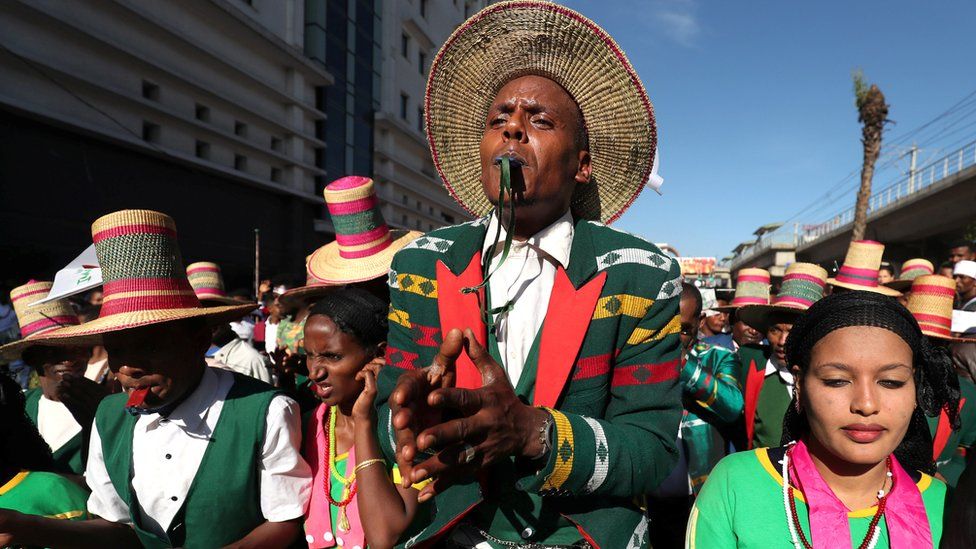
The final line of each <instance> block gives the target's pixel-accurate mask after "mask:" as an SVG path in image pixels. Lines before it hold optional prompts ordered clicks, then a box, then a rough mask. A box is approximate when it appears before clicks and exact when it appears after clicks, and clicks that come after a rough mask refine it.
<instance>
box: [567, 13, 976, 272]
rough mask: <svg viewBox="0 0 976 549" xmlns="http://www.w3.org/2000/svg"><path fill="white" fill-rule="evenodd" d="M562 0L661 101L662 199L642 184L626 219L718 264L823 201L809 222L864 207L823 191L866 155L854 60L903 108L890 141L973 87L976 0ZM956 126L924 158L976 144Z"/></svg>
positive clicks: (891, 175)
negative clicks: (609, 38)
mask: <svg viewBox="0 0 976 549" xmlns="http://www.w3.org/2000/svg"><path fill="white" fill-rule="evenodd" d="M563 3H565V4H566V5H568V6H569V7H571V8H573V9H576V10H578V11H580V12H581V13H583V14H584V15H586V16H587V17H589V18H591V19H593V20H594V21H596V22H597V23H598V24H600V25H601V26H603V27H604V28H605V29H607V30H608V31H609V32H610V34H612V35H613V36H614V38H615V39H616V40H617V42H618V43H619V44H620V45H621V47H623V49H624V50H625V51H626V52H627V54H628V56H629V57H630V60H631V62H632V63H633V64H634V66H635V67H636V69H637V71H638V73H639V74H640V76H641V78H642V80H643V81H644V84H645V86H646V87H647V89H648V93H649V94H650V97H651V101H652V102H653V103H654V107H655V110H656V116H657V121H658V132H659V137H660V144H659V146H660V152H661V175H662V176H663V177H664V178H665V185H664V196H657V195H656V194H654V192H653V191H649V190H647V191H645V192H644V193H643V194H642V195H641V197H640V198H639V199H638V200H637V202H636V203H635V204H634V206H633V207H631V209H630V210H629V211H628V212H627V213H626V214H625V215H624V216H623V217H622V218H621V219H620V221H618V222H617V223H618V226H619V227H620V228H622V229H625V230H628V231H632V232H636V233H639V234H642V235H644V236H645V237H647V238H649V239H650V240H653V241H655V242H668V243H670V244H671V245H673V246H675V247H676V248H677V249H678V250H679V251H680V252H681V254H682V255H684V256H695V255H706V256H717V257H718V258H720V259H721V258H722V257H724V256H726V255H728V254H729V251H730V250H731V249H732V248H733V247H734V246H735V245H736V244H738V243H739V242H741V241H743V240H749V239H751V238H754V237H752V236H751V235H752V232H753V231H754V230H755V229H756V228H757V227H759V226H760V225H763V224H765V223H769V222H774V221H783V220H786V219H788V218H790V217H791V216H793V215H794V214H796V213H797V212H798V211H799V210H801V209H803V208H804V207H806V206H808V205H809V204H811V203H815V202H816V203H817V204H818V209H819V210H820V211H819V214H818V213H813V214H812V215H807V216H802V217H801V218H800V219H799V221H800V222H804V223H816V222H820V221H823V220H824V219H825V218H827V217H829V216H830V214H833V213H835V212H837V211H840V210H841V209H843V208H845V207H848V206H850V205H853V203H854V190H851V191H850V192H849V193H847V192H844V193H843V194H840V192H835V193H834V195H833V196H831V197H830V198H828V199H822V198H823V195H824V193H825V192H826V191H827V190H828V189H829V188H831V187H834V186H835V185H837V184H838V183H839V182H841V180H843V179H844V178H845V177H847V176H848V175H849V174H851V172H853V171H855V170H857V169H859V167H860V163H861V144H860V126H859V124H858V122H857V112H856V109H855V107H854V98H853V91H852V84H851V72H852V71H853V70H854V69H857V68H860V69H862V70H863V71H864V74H865V76H866V77H867V78H868V80H869V81H871V82H874V83H877V84H878V85H879V86H880V87H881V90H882V91H883V92H884V93H885V95H886V97H887V100H888V103H889V104H890V105H891V110H890V115H889V116H890V118H891V119H892V120H894V121H896V124H894V125H892V126H890V127H889V129H888V130H887V134H886V138H887V139H889V140H893V139H894V138H897V137H898V136H900V135H902V134H905V133H907V132H909V130H912V129H914V128H916V127H917V126H920V125H921V124H924V123H925V122H928V121H929V120H931V119H932V118H934V117H936V116H937V115H938V114H940V113H942V112H943V111H945V110H946V109H947V108H949V107H951V106H952V105H953V104H955V103H956V102H957V101H959V100H960V99H962V98H964V97H965V96H967V95H968V94H969V93H971V92H972V91H974V90H976V70H973V69H972V67H973V59H974V54H976V46H974V45H973V42H972V35H971V33H972V21H974V20H976V2H963V1H940V2H931V3H929V2H909V1H902V0H897V1H894V0H891V1H888V0H886V1H880V0H870V1H869V0H864V1H858V2H851V1H840V0H836V1H834V0H830V1H814V0H806V1H803V2H783V1H772V0H767V1H748V2H747V1H737V0H642V1H636V0H634V1H623V0H599V1H598V0H564V1H563ZM967 124H969V121H967ZM962 126H965V125H962ZM952 130H953V132H954V133H952V132H949V131H945V132H944V133H945V134H946V135H945V138H944V139H942V138H940V137H939V136H938V134H939V127H938V124H937V125H936V127H934V128H930V131H931V132H932V134H931V139H932V141H933V143H931V145H930V146H929V147H927V148H926V149H924V150H923V151H922V155H921V157H920V160H923V159H924V158H925V157H926V155H933V157H934V155H936V154H938V153H939V152H940V147H941V146H945V145H949V144H952V143H954V142H956V140H958V139H963V140H965V141H969V140H971V139H976V126H974V125H969V127H968V129H967V128H965V127H960V125H957V126H954V127H953V128H952ZM969 138H971V139H969ZM965 141H964V142H965ZM908 144H910V142H909V143H908ZM961 144H962V143H960V145H961ZM896 152H897V151H894V150H892V152H890V153H889V155H894V154H895V153H896ZM940 156H941V155H940ZM891 157H892V156H884V157H883V159H886V158H891ZM907 169H908V160H907V158H906V159H903V160H901V161H898V162H895V163H894V164H893V165H892V166H891V167H890V168H888V169H886V170H883V171H882V172H881V173H879V174H878V175H877V176H876V178H875V180H874V183H875V188H879V187H882V186H884V185H885V184H886V183H888V182H890V181H893V180H894V179H895V178H897V177H898V176H899V175H900V174H901V173H904V172H905V171H907ZM856 179H857V178H856V176H855V178H853V179H851V180H850V181H849V182H848V183H847V185H845V186H843V187H844V188H851V189H854V188H855V187H854V186H855V185H856V183H857V180H856ZM840 190H841V191H842V190H844V189H840ZM838 194H840V196H837V195H838Z"/></svg>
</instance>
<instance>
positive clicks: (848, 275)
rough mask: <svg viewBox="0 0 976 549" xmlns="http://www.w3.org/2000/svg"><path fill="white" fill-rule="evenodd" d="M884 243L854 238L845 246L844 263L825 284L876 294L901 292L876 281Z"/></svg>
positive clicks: (897, 294)
mask: <svg viewBox="0 0 976 549" xmlns="http://www.w3.org/2000/svg"><path fill="white" fill-rule="evenodd" d="M884 249H885V247H884V244H882V243H880V242H875V241H873V240H855V241H853V242H851V245H850V247H848V248H847V257H845V258H844V264H843V265H841V266H840V270H839V271H837V276H835V277H834V278H828V279H827V284H830V285H831V286H836V287H838V288H847V289H848V290H862V291H865V292H874V293H877V294H883V295H888V296H892V297H898V296H900V295H901V292H899V291H898V290H894V289H891V288H889V287H887V286H882V285H881V284H879V283H878V271H880V270H881V256H882V255H884Z"/></svg>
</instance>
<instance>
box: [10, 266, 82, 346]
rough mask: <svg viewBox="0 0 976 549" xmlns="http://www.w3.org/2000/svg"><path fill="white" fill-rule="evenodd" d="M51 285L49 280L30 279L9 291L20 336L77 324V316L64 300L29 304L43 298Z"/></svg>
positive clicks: (29, 335) (24, 336)
mask: <svg viewBox="0 0 976 549" xmlns="http://www.w3.org/2000/svg"><path fill="white" fill-rule="evenodd" d="M51 285H52V284H51V283H50V282H40V281H36V280H31V281H30V282H28V283H27V284H24V285H23V286H19V287H17V288H14V289H13V291H11V292H10V302H11V304H12V305H13V306H14V312H15V313H16V314H17V322H18V323H19V324H20V335H21V337H23V338H28V337H31V336H35V335H39V334H42V333H44V332H47V331H49V330H53V329H55V328H61V327H63V326H76V325H78V316H77V315H76V314H75V313H74V310H73V309H71V306H70V305H69V304H68V303H67V302H65V301H60V300H59V301H52V302H50V303H44V304H42V305H35V306H32V305H31V304H32V303H34V302H36V301H38V300H40V299H43V298H45V297H46V296H47V294H49V293H50V292H51Z"/></svg>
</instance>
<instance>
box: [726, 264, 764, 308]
mask: <svg viewBox="0 0 976 549" xmlns="http://www.w3.org/2000/svg"><path fill="white" fill-rule="evenodd" d="M769 284H770V279H769V271H767V270H766V269H755V268H749V269H742V270H741V271H739V275H738V276H737V277H736V280H735V297H734V298H732V303H730V304H728V305H725V306H722V307H712V310H713V311H721V312H723V313H730V312H732V311H734V310H736V309H738V308H740V307H745V306H746V305H768V304H769Z"/></svg>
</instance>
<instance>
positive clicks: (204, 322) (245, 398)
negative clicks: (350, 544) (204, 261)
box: [0, 210, 311, 547]
mask: <svg viewBox="0 0 976 549" xmlns="http://www.w3.org/2000/svg"><path fill="white" fill-rule="evenodd" d="M92 236H93V240H94V242H95V249H96V252H97V253H98V258H99V264H100V266H101V267H102V273H103V277H104V280H105V281H106V282H105V285H104V292H105V296H104V305H103V307H102V311H101V314H100V315H99V318H97V319H95V320H93V321H91V322H88V323H85V324H82V325H79V326H69V327H66V328H60V329H57V330H52V331H51V332H48V333H45V334H44V335H43V341H44V342H45V343H46V344H49V345H72V344H79V343H80V342H89V343H100V344H102V345H104V346H105V349H106V350H107V351H108V356H109V367H110V368H111V370H112V372H113V373H115V374H116V377H117V378H118V380H119V382H120V383H121V384H122V387H123V388H124V389H125V391H126V392H125V393H120V394H116V395H111V396H109V397H106V398H105V399H104V400H103V401H102V403H101V404H100V405H99V408H98V412H97V413H96V415H95V422H94V426H93V428H92V434H91V444H90V447H89V458H88V464H87V468H86V471H85V476H86V479H87V481H88V486H89V488H90V489H91V492H92V493H91V496H90V497H89V500H88V510H89V512H90V513H91V514H92V515H93V516H94V517H95V518H93V519H91V520H85V521H77V522H74V521H71V523H70V524H66V522H69V521H57V520H53V519H49V518H45V517H35V516H28V515H24V514H21V513H17V512H13V511H8V510H0V545H8V544H9V545H39V546H46V547H63V546H71V547H140V546H147V547H224V546H247V547H287V546H289V545H290V544H291V543H292V542H293V541H295V540H297V539H298V537H299V535H300V534H301V520H302V516H303V511H304V508H305V505H306V504H307V501H308V496H309V491H310V483H311V470H310V468H309V466H308V464H307V463H306V462H305V461H304V460H303V459H302V456H301V453H300V444H301V420H300V417H299V410H298V405H297V404H296V403H295V402H294V401H292V400H291V399H289V398H288V397H286V396H284V395H281V394H280V393H279V392H278V391H277V390H275V389H274V388H273V387H271V386H269V385H268V384H266V383H262V382H260V381H257V380H255V379H252V378H250V377H247V376H243V375H240V374H238V373H236V372H229V371H225V370H220V369H216V368H208V367H207V364H206V361H205V359H204V356H205V354H206V351H207V349H208V348H209V347H210V342H211V335H212V327H213V326H216V325H220V324H224V323H227V322H229V321H231V320H235V319H237V318H240V317H241V316H242V315H244V314H246V313H248V312H250V311H251V310H253V308H254V306H253V304H241V305H226V306H215V307H201V306H200V301H199V299H198V298H197V297H196V296H195V295H194V294H193V292H192V289H191V288H190V285H189V282H188V281H187V279H186V274H185V271H184V269H183V267H182V265H181V264H180V262H181V256H180V252H179V248H178V246H177V244H176V225H175V223H174V222H173V220H172V219H171V218H169V217H168V216H166V215H165V214H161V213H159V212H153V211H148V210H124V211H121V212H116V213H113V214H109V215H107V216H103V217H102V218H100V219H98V220H96V221H95V223H94V224H93V225H92ZM136 256H138V261H133V258H134V257H136Z"/></svg>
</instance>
